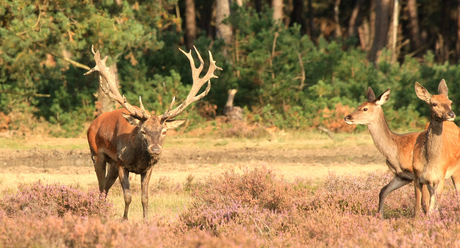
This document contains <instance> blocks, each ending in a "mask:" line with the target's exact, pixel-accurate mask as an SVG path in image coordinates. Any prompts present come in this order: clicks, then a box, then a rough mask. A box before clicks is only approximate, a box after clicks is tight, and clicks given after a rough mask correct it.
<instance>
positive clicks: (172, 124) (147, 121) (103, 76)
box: [85, 47, 222, 156]
mask: <svg viewBox="0 0 460 248" xmlns="http://www.w3.org/2000/svg"><path fill="white" fill-rule="evenodd" d="M194 48H195V47H194ZM179 49H180V48H179ZM91 50H92V53H93V54H94V60H95V61H96V66H95V67H93V68H92V69H91V70H89V71H88V72H87V73H85V75H88V74H90V73H92V72H94V71H97V72H99V82H100V86H101V89H102V91H103V92H104V93H105V94H107V96H109V97H110V98H111V99H112V100H115V101H117V102H118V103H119V104H120V105H121V106H123V107H124V108H125V109H126V110H127V112H123V113H122V114H123V117H124V118H125V119H126V120H127V121H128V123H129V124H131V125H133V126H134V127H135V130H134V132H137V135H136V139H138V141H140V143H141V144H142V146H145V148H147V151H148V152H149V154H150V155H151V156H158V155H159V154H160V153H161V151H162V146H163V141H164V137H165V135H166V131H167V130H169V129H174V128H177V127H179V126H180V125H182V124H184V123H185V122H186V121H187V120H186V119H178V120H175V119H174V118H175V117H177V116H178V115H179V114H180V113H182V111H183V110H184V109H185V108H186V107H187V106H188V105H190V104H191V103H193V102H195V101H198V100H200V99H202V98H203V97H204V96H206V95H207V94H208V92H209V90H210V89H211V81H210V80H211V78H217V76H216V75H214V71H215V70H216V69H219V70H222V68H220V67H218V66H216V61H214V60H213V57H212V54H211V52H209V58H210V65H209V69H208V72H207V73H206V75H204V76H203V77H202V78H200V77H199V76H200V73H201V71H202V70H203V65H204V61H203V59H202V58H201V55H200V53H199V52H198V50H197V49H196V48H195V51H196V53H197V56H198V58H199V60H200V66H199V67H198V68H196V67H195V61H194V59H193V57H192V53H191V51H190V52H188V53H186V52H184V51H183V50H182V49H180V51H181V52H182V53H184V54H185V56H187V58H188V59H189V61H190V66H191V69H192V78H193V85H192V88H191V90H190V93H189V94H188V95H187V97H186V99H185V100H184V101H183V102H182V103H181V104H180V105H179V106H178V107H176V108H175V109H173V110H171V109H172V107H173V106H174V102H175V98H173V100H172V102H171V104H170V106H169V109H168V110H167V111H166V112H165V113H164V114H162V115H159V116H155V115H151V114H150V113H149V112H148V111H146V110H145V108H144V105H143V104H142V99H141V98H140V97H139V108H138V107H134V106H132V105H131V104H129V103H128V101H127V100H126V97H124V96H122V95H121V94H120V92H119V90H118V87H117V86H116V84H115V77H114V75H113V74H112V73H111V71H110V70H109V68H108V67H107V66H106V61H107V56H106V57H104V59H102V60H101V55H100V53H99V51H97V52H95V51H94V49H93V47H91ZM206 82H207V83H208V85H207V87H206V89H205V91H203V92H202V93H201V94H199V95H198V96H197V93H198V91H199V90H200V89H201V87H202V86H203V85H204V84H205V83H206Z"/></svg>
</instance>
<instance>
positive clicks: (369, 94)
mask: <svg viewBox="0 0 460 248" xmlns="http://www.w3.org/2000/svg"><path fill="white" fill-rule="evenodd" d="M366 97H367V100H368V101H369V102H372V101H374V100H375V94H374V91H373V90H372V88H371V87H369V88H367V92H366Z"/></svg>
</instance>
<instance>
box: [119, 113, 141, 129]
mask: <svg viewBox="0 0 460 248" xmlns="http://www.w3.org/2000/svg"><path fill="white" fill-rule="evenodd" d="M121 114H122V115H123V117H125V119H126V120H127V121H128V123H129V124H131V125H133V126H140V124H141V120H139V119H137V118H135V117H133V116H132V115H130V114H126V113H123V112H122V113H121Z"/></svg>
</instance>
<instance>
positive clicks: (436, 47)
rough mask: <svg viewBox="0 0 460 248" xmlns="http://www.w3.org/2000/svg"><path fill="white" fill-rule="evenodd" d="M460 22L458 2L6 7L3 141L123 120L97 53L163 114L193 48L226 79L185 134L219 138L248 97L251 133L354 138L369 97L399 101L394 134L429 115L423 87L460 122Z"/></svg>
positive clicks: (24, 2) (127, 88) (389, 112)
mask: <svg viewBox="0 0 460 248" xmlns="http://www.w3.org/2000/svg"><path fill="white" fill-rule="evenodd" d="M459 13H460V4H459V1H453V0H444V1H427V0H370V1H365V0H284V1H283V0H270V1H268V0H236V1H231V0H230V1H229V0H179V1H177V0H158V1H131V0H129V1H122V0H113V1H112V0H106V1H96V0H94V1H89V0H84V1H81V0H66V1H48V0H42V1H31V0H14V1H10V0H7V1H5V0H3V1H1V3H0V130H1V131H2V132H3V133H5V132H6V133H8V134H9V135H11V134H13V135H14V134H16V135H24V134H27V133H31V132H32V133H47V134H50V135H53V136H60V137H75V136H81V135H82V134H84V132H85V129H86V127H87V125H88V123H89V122H91V121H92V120H93V119H94V118H95V116H96V115H97V114H98V113H100V112H104V111H108V110H110V109H113V108H114V106H113V104H112V103H110V102H108V101H107V99H104V95H103V94H98V92H99V93H100V90H99V89H98V78H97V75H91V76H84V75H83V74H84V73H85V72H86V71H87V70H88V69H89V68H90V67H92V66H94V60H93V58H92V54H91V46H92V45H94V46H95V48H96V49H99V50H100V51H101V54H102V55H103V56H104V55H108V56H109V60H108V64H109V65H110V69H111V70H112V71H113V72H114V73H116V75H117V77H118V80H119V84H120V87H121V92H122V94H124V95H125V96H126V97H127V99H128V101H129V102H130V103H131V104H134V105H137V101H138V100H137V99H138V97H139V96H141V97H142V99H143V102H144V105H145V107H146V109H148V110H152V111H154V112H155V113H157V114H161V113H163V111H165V110H166V109H167V106H169V103H170V102H171V100H172V98H173V96H175V97H176V102H180V101H181V100H182V99H184V97H185V96H186V94H187V93H188V91H189V89H190V86H191V76H190V65H189V62H188V61H187V58H186V57H185V56H184V55H183V54H182V53H181V52H180V51H179V49H178V48H182V49H187V50H188V49H191V48H192V47H193V46H196V48H197V49H198V51H200V52H201V54H202V56H203V58H204V60H205V61H209V58H208V53H207V50H209V51H211V52H212V54H213V56H214V59H215V60H216V61H217V65H218V66H220V67H222V68H223V71H219V72H217V75H218V76H219V78H218V79H213V80H212V88H211V91H210V93H209V95H208V96H207V97H206V98H204V99H203V100H204V101H201V102H199V103H197V104H194V105H193V106H191V107H189V109H187V111H185V112H186V113H185V112H184V113H183V114H182V116H181V117H185V118H188V119H189V124H188V127H187V129H191V128H193V127H199V126H200V125H203V123H207V124H206V125H209V123H211V124H212V125H220V124H221V123H217V122H216V116H219V115H222V114H223V110H224V106H225V104H226V101H227V94H228V93H227V92H228V90H229V89H238V93H237V94H236V96H235V100H234V103H235V105H238V106H241V107H242V108H243V109H244V110H245V119H244V121H245V123H247V124H248V125H252V126H260V127H276V128H277V129H288V130H308V129H312V128H317V127H318V126H320V125H322V126H325V127H327V128H328V129H329V130H332V131H335V132H341V131H343V132H350V131H352V130H353V128H354V127H352V128H350V127H351V126H348V125H346V124H345V123H344V122H343V121H342V119H343V116H345V115H346V114H349V113H350V112H351V111H352V110H353V109H354V108H356V107H357V106H358V105H359V104H360V103H361V102H363V101H364V100H365V91H366V90H367V87H369V86H370V87H372V88H373V89H374V91H375V93H376V95H380V94H381V93H383V91H384V90H386V89H388V88H391V91H392V93H391V98H390V101H389V102H388V103H387V104H385V106H384V110H385V113H386V117H387V119H388V120H389V121H390V127H391V128H393V129H398V130H415V129H421V128H422V127H423V126H424V125H425V123H426V122H427V118H428V117H427V114H428V109H427V107H426V106H425V105H426V104H424V103H423V102H422V101H420V100H418V99H417V97H416V96H415V94H414V83H415V82H416V81H418V82H419V83H421V84H422V85H424V86H425V87H427V89H428V90H429V91H430V92H436V88H437V85H438V83H439V81H440V80H441V79H443V78H444V79H445V80H446V81H447V85H448V87H450V91H449V94H450V99H452V100H453V101H454V107H453V109H454V111H458V110H459V107H458V106H460V105H458V103H457V102H458V100H457V99H460V91H459V90H457V87H455V85H456V83H457V82H458V81H459V79H460V70H459V69H460V68H459V65H458V64H457V61H458V59H459V58H460V15H459ZM205 68H206V66H205ZM205 71H206V69H205ZM456 103H457V104H456ZM455 104H456V105H455ZM205 120H207V122H205ZM361 129H362V127H361Z"/></svg>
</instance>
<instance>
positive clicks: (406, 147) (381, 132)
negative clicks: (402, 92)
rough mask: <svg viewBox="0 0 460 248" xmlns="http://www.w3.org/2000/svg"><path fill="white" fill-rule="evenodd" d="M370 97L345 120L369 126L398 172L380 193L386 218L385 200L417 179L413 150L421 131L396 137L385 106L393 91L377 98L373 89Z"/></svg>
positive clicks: (382, 150) (387, 162)
mask: <svg viewBox="0 0 460 248" xmlns="http://www.w3.org/2000/svg"><path fill="white" fill-rule="evenodd" d="M366 97H367V101H366V102H364V103H363V104H361V105H360V106H359V107H358V109H356V110H355V111H354V112H353V113H351V114H350V115H347V116H346V117H345V118H344V120H345V122H346V123H348V124H358V125H367V127H368V129H369V133H370V134H371V136H372V139H373V141H374V144H375V146H376V147H377V149H378V150H379V151H380V153H382V154H383V156H385V158H386V164H387V165H388V168H389V169H390V170H391V172H393V173H394V177H393V179H392V180H391V181H390V182H389V183H388V184H387V185H385V186H384V187H383V188H382V189H381V190H380V194H379V207H378V213H379V214H380V215H381V217H382V218H383V207H384V202H385V198H386V197H387V196H388V195H389V194H390V193H391V192H393V191H394V190H397V189H399V188H401V187H403V186H405V185H407V184H409V183H411V182H412V181H414V179H415V175H414V170H413V167H412V151H413V149H414V145H415V142H416V140H417V137H418V136H419V134H420V132H414V133H407V134H396V133H393V132H392V131H391V130H390V128H389V127H388V123H387V121H386V119H385V116H384V114H383V109H382V107H381V106H382V105H383V104H384V103H386V102H387V101H388V99H389V98H390V89H388V90H386V91H385V92H383V94H382V95H380V96H379V97H377V98H376V97H375V94H374V91H373V90H372V89H371V87H369V88H368V89H367V92H366ZM425 191H426V190H425ZM426 193H427V192H426Z"/></svg>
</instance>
